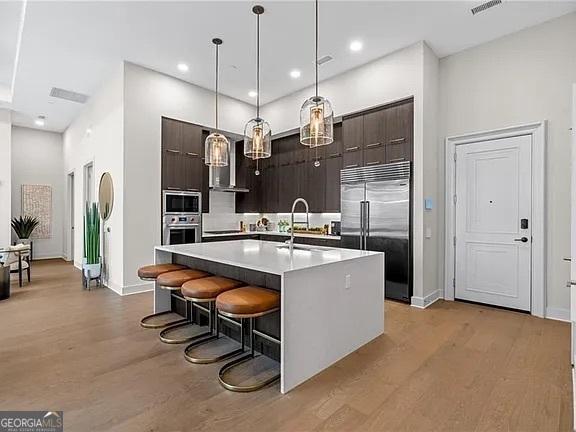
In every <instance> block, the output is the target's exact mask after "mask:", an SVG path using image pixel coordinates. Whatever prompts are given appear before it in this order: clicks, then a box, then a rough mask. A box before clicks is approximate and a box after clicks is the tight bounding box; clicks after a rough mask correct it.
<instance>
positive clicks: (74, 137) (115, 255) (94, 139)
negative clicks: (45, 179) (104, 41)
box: [63, 64, 125, 293]
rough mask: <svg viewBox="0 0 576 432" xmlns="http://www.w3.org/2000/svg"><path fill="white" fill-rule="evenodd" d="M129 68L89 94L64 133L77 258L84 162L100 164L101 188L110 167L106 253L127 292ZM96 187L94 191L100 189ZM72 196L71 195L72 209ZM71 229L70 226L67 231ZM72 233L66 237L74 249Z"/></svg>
mask: <svg viewBox="0 0 576 432" xmlns="http://www.w3.org/2000/svg"><path fill="white" fill-rule="evenodd" d="M123 85H124V68H123V65H121V64H119V65H118V68H117V69H116V70H115V71H114V72H113V73H112V74H111V76H110V77H109V79H108V80H106V81H105V82H104V84H103V85H102V87H101V88H100V89H99V90H98V91H97V92H96V93H95V94H94V95H93V96H92V97H91V98H90V99H89V101H88V103H87V105H86V106H85V107H84V109H83V110H82V112H81V114H80V115H79V116H78V117H77V118H76V119H75V120H74V122H72V124H71V125H70V126H69V127H68V129H66V131H65V133H64V170H63V175H64V176H66V175H68V174H69V173H71V172H73V173H74V177H75V187H74V226H75V234H74V257H73V259H74V264H75V265H76V266H77V267H80V266H81V265H82V257H83V254H84V251H83V244H84V240H83V228H82V227H83V215H84V191H83V168H84V165H86V164H87V163H89V162H93V164H94V179H95V182H94V183H95V184H94V188H95V189H96V190H97V189H98V183H99V180H100V177H101V176H102V174H103V173H105V172H110V173H111V175H112V179H113V182H114V200H115V201H114V208H113V210H112V214H111V216H110V219H109V220H108V221H107V222H106V227H107V228H109V229H110V232H109V233H106V234H105V235H106V255H107V259H106V261H107V265H108V275H109V276H108V281H107V286H108V287H109V288H111V289H113V290H114V291H116V292H118V293H122V286H123V264H122V263H123V257H124V245H123V210H124V205H123V202H124V196H125V194H124V187H123V184H124V143H123V133H124V132H123V131H124V126H123V124H124V122H123V117H124V101H123ZM96 190H94V195H93V196H97V195H96ZM68 206H69V199H68V197H66V212H68V210H69V209H68ZM67 231H68V230H67V229H65V232H67ZM67 247H68V239H66V241H65V248H66V253H67V254H68V253H69V252H68V250H67Z"/></svg>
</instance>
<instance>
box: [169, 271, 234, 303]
mask: <svg viewBox="0 0 576 432" xmlns="http://www.w3.org/2000/svg"><path fill="white" fill-rule="evenodd" d="M242 285H244V283H243V282H240V281H237V280H234V279H229V278H225V277H222V276H209V277H205V278H202V279H194V280H191V281H188V282H185V283H184V284H183V285H182V288H181V289H180V291H181V292H182V295H183V296H184V298H185V299H187V300H190V301H193V302H210V301H214V300H215V299H216V297H218V296H219V295H220V294H222V293H224V292H226V291H228V290H231V289H234V288H238V287H240V286H242Z"/></svg>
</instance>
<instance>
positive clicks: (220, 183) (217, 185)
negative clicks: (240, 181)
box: [210, 143, 250, 192]
mask: <svg viewBox="0 0 576 432" xmlns="http://www.w3.org/2000/svg"><path fill="white" fill-rule="evenodd" d="M235 147H236V146H235V145H234V143H231V145H230V150H231V151H230V158H229V159H228V160H229V164H228V166H224V167H210V190H213V191H217V192H250V191H249V190H248V189H246V188H241V187H237V186H236V185H235V183H236V181H232V179H233V178H234V179H235V177H236V169H235V168H236V154H235V152H234V150H233V149H235ZM232 171H234V173H232Z"/></svg>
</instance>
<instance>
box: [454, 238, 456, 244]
mask: <svg viewBox="0 0 576 432" xmlns="http://www.w3.org/2000/svg"><path fill="white" fill-rule="evenodd" d="M454 246H456V236H454Z"/></svg>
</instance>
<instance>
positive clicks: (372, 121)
mask: <svg viewBox="0 0 576 432" xmlns="http://www.w3.org/2000/svg"><path fill="white" fill-rule="evenodd" d="M385 140H386V137H385V136H384V110H378V111H374V112H370V113H368V114H365V115H364V142H363V147H364V149H366V150H368V149H372V148H376V147H380V146H383V145H384V141H385Z"/></svg>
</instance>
